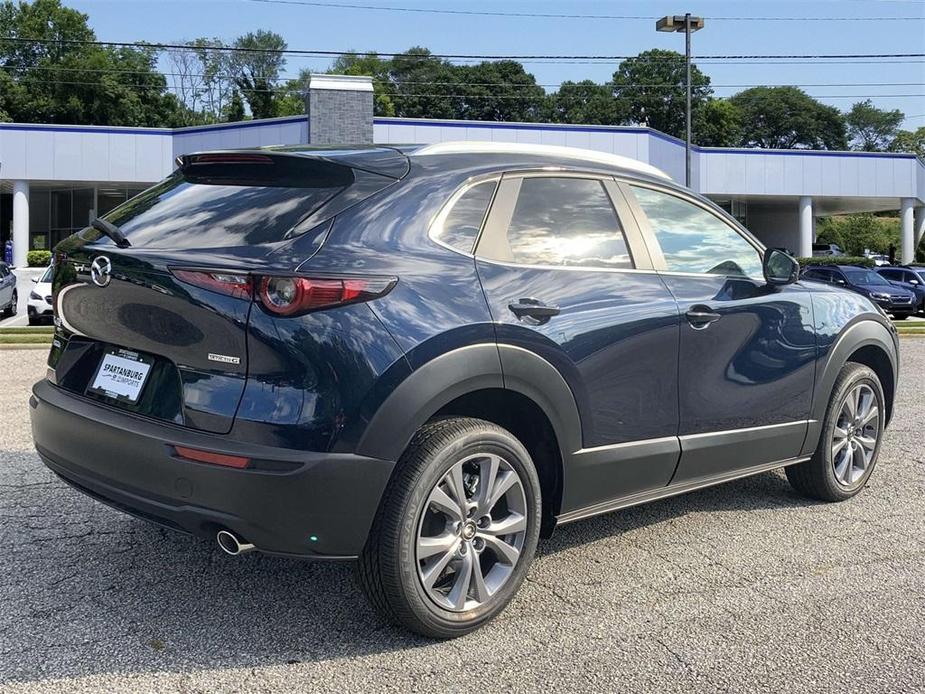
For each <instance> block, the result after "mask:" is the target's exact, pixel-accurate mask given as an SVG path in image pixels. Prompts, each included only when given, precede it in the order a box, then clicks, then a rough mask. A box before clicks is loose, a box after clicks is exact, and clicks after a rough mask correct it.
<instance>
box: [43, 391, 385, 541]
mask: <svg viewBox="0 0 925 694" xmlns="http://www.w3.org/2000/svg"><path fill="white" fill-rule="evenodd" d="M30 406H31V407H30V412H31V416H32V434H33V439H34V441H35V447H36V449H37V451H38V453H39V455H40V456H41V458H42V460H43V461H44V462H45V464H46V465H47V466H48V467H49V468H50V469H51V470H53V471H54V472H55V473H57V474H58V475H60V476H61V477H62V478H64V480H65V481H67V482H68V483H70V484H71V485H73V486H75V487H77V488H78V489H80V490H81V491H83V492H84V493H86V494H88V495H90V496H92V497H94V498H96V499H98V500H100V501H102V502H104V503H107V504H109V505H110V506H113V507H115V508H118V509H119V510H122V511H125V512H127V513H130V514H132V515H135V516H138V517H141V518H144V519H146V520H150V521H153V522H156V523H159V524H161V525H165V526H167V527H170V528H174V529H176V530H182V531H185V532H188V533H192V534H195V535H201V536H204V537H214V535H215V533H216V532H217V531H218V530H220V529H222V528H227V529H229V530H232V531H233V532H234V533H235V534H237V535H238V536H239V537H241V538H243V539H244V540H246V541H247V542H250V543H253V544H254V545H256V547H257V548H258V549H260V550H262V551H264V552H268V553H272V554H283V555H294V556H300V557H306V558H316V559H325V558H329V559H335V558H343V559H347V558H354V557H356V556H357V555H358V554H359V552H360V551H361V549H362V547H363V544H364V543H365V542H366V536H367V534H368V533H369V528H370V527H371V525H372V520H373V517H374V515H375V513H376V510H377V508H378V506H379V500H380V498H381V496H382V492H383V491H384V489H385V485H386V483H387V482H388V479H389V476H390V474H391V472H392V468H393V467H394V462H390V461H386V460H379V459H376V458H366V457H363V456H358V455H353V454H330V453H315V452H304V451H296V450H289V449H280V448H273V447H268V446H261V445H255V444H240V443H237V442H235V443H233V444H231V442H229V441H227V440H226V439H225V438H224V437H222V436H217V435H211V434H204V433H201V432H196V431H189V430H186V429H183V428H181V427H177V426H174V425H170V424H162V423H158V422H152V421H151V420H148V419H144V418H140V417H136V416H134V415H130V414H125V413H122V412H119V411H117V410H115V409H114V408H109V407H106V406H101V405H99V404H97V403H95V402H92V401H89V400H85V399H83V398H81V397H78V396H75V395H72V394H70V393H67V392H65V391H62V390H61V389H59V388H57V387H56V386H54V385H52V384H51V383H49V382H48V381H40V382H39V383H37V384H35V386H34V387H33V390H32V398H31V399H30ZM229 444H231V445H229ZM175 445H180V446H187V447H190V448H198V449H202V450H210V451H216V452H220V453H228V454H232V455H239V456H247V457H250V458H252V459H255V460H262V461H276V462H278V463H281V464H282V465H286V466H288V469H286V470H285V471H275V470H254V469H243V470H239V469H233V468H225V467H221V466H217V465H211V464H207V463H197V462H192V461H188V460H185V459H182V458H178V457H177V456H176V452H175V450H174V448H173V447H174V446H175ZM312 538H315V539H312Z"/></svg>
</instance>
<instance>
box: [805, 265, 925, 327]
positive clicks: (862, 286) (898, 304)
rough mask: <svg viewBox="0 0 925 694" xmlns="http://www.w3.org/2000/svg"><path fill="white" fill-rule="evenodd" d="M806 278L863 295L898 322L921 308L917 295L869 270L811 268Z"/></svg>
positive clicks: (806, 271)
mask: <svg viewBox="0 0 925 694" xmlns="http://www.w3.org/2000/svg"><path fill="white" fill-rule="evenodd" d="M803 277H804V278H806V279H810V280H816V281H818V282H828V283H830V284H834V285H836V286H839V287H844V288H845V289H850V290H851V291H854V292H857V293H858V294H863V295H864V296H866V297H869V298H870V299H871V300H872V301H873V302H874V303H875V304H877V306H879V307H880V308H882V309H883V310H884V311H886V312H887V313H889V314H891V315H892V316H893V318H895V319H897V320H905V319H906V318H908V317H909V316H911V315H912V314H913V313H915V312H916V309H917V308H918V299H917V298H916V295H915V293H914V292H912V291H910V290H908V289H905V288H903V287H902V286H900V285H898V284H895V283H893V282H890V281H888V280H887V279H884V277H883V275H881V274H879V273H878V272H876V271H874V270H871V269H868V268H866V267H858V266H857V265H830V266H827V267H821V266H810V267H808V268H806V269H805V270H804V271H803Z"/></svg>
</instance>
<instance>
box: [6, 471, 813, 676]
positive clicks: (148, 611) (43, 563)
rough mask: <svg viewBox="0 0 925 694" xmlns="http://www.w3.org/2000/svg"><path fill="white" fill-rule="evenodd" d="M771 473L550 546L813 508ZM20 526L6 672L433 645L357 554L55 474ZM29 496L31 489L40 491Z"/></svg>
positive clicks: (67, 671) (235, 663) (569, 535)
mask: <svg viewBox="0 0 925 694" xmlns="http://www.w3.org/2000/svg"><path fill="white" fill-rule="evenodd" d="M785 487H786V482H785V481H784V480H782V479H781V478H780V476H779V475H776V476H775V475H760V476H757V477H754V478H751V479H750V480H741V481H738V482H734V483H730V484H727V485H724V486H722V487H718V488H715V489H710V490H704V491H701V492H696V493H693V494H689V495H686V496H683V497H677V498H675V499H671V500H665V501H661V502H657V503H655V504H650V505H648V506H645V507H639V508H634V509H628V510H624V511H620V512H617V513H613V514H609V515H607V516H602V517H600V518H597V519H591V520H588V521H582V522H579V523H575V524H572V525H570V526H566V527H563V528H561V529H559V530H558V531H557V532H556V534H555V535H554V537H553V538H552V539H550V540H547V541H544V542H543V543H541V545H540V559H539V560H540V561H542V557H543V556H544V555H549V554H551V553H554V552H557V551H560V550H563V549H566V548H568V547H571V546H574V545H577V544H580V543H585V542H589V541H593V540H596V539H602V538H604V537H607V536H614V537H619V535H620V534H621V533H623V532H627V531H632V530H634V529H638V528H643V527H644V526H648V525H651V524H653V523H659V522H661V521H665V520H670V519H673V518H678V517H680V516H684V515H686V514H688V513H694V512H701V511H703V512H712V511H722V510H746V509H761V508H773V507H781V506H795V505H804V504H805V503H807V502H805V501H804V500H801V499H799V498H797V497H796V496H795V495H793V494H792V493H790V492H788V491H786V490H785ZM20 494H24V495H25V497H24V498H19V499H18V501H17V505H21V506H23V507H29V510H28V513H27V514H26V517H25V518H24V519H22V521H21V522H20V524H19V525H18V526H13V524H10V525H8V527H7V531H8V532H5V533H4V535H7V538H8V539H9V540H10V546H11V549H10V551H9V553H8V554H7V557H8V558H9V560H10V563H9V564H8V565H7V566H8V567H9V568H10V569H11V570H12V571H8V572H7V576H6V577H5V578H4V579H2V580H3V582H2V583H0V588H2V594H0V603H2V604H3V606H4V609H3V610H2V611H0V612H2V613H3V614H2V615H0V682H3V681H17V680H18V681H24V680H25V681H33V680H37V679H49V678H50V679H55V678H61V677H69V676H75V675H90V674H101V673H111V672H152V671H186V670H191V669H192V670H202V669H213V668H231V667H234V668H248V667H262V666H285V665H286V664H295V663H302V662H311V661H322V660H332V659H334V660H338V659H346V658H351V657H358V656H363V655H368V654H377V653H383V652H389V651H395V650H405V649H413V648H417V647H422V646H429V645H431V643H432V642H430V641H428V640H426V639H423V638H420V637H417V636H414V635H411V634H409V633H407V632H405V631H403V630H401V629H398V628H395V627H392V626H390V625H387V624H385V623H383V622H382V621H381V620H379V619H378V618H377V617H376V616H375V615H374V614H373V612H372V611H371V609H370V608H369V607H368V606H367V605H366V603H365V601H364V599H363V596H362V595H361V593H360V591H359V589H358V587H357V586H356V584H355V581H354V577H353V566H352V564H344V563H325V562H317V563H309V562H301V561H297V560H289V559H282V558H275V557H269V556H264V555H260V554H257V553H255V554H249V555H246V556H241V557H236V558H232V557H228V556H225V555H224V554H222V553H221V552H220V551H219V550H218V549H217V548H216V547H215V545H214V544H213V543H211V542H208V541H206V540H202V539H198V538H192V537H188V536H184V535H180V534H177V533H174V532H171V531H167V530H162V529H160V528H157V527H156V526H152V525H149V524H147V523H144V522H142V521H138V520H135V519H132V518H129V517H127V516H124V515H122V514H120V513H117V512H115V511H112V510H110V509H108V508H107V507H104V506H102V505H100V504H95V503H93V502H91V501H90V500H88V499H86V498H85V497H83V496H81V495H79V494H77V493H76V492H73V491H72V490H70V489H69V488H66V487H65V486H64V485H63V484H62V483H59V482H57V481H54V482H52V481H49V482H48V483H43V484H41V485H36V486H35V487H34V488H31V489H22V490H20ZM30 497H31V498H30Z"/></svg>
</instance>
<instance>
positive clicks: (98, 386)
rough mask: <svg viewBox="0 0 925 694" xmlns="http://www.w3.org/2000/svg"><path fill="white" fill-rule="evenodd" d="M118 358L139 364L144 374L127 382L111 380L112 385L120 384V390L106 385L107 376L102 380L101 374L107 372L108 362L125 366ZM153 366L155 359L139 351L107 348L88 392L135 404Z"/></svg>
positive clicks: (138, 367) (108, 398)
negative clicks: (120, 382)
mask: <svg viewBox="0 0 925 694" xmlns="http://www.w3.org/2000/svg"><path fill="white" fill-rule="evenodd" d="M117 360H121V362H130V363H131V364H134V365H137V366H136V368H137V369H138V370H139V371H141V372H142V374H141V376H140V377H138V378H134V379H132V382H130V383H127V384H126V383H122V384H119V383H116V382H114V381H110V385H118V387H119V389H118V390H113V389H112V388H111V387H110V388H106V387H105V386H106V383H105V378H106V377H104V378H103V380H102V381H101V375H103V374H104V373H105V372H104V369H105V366H106V364H107V363H110V364H114V365H116V366H123V364H122V363H120V362H119V361H117ZM153 366H154V359H153V358H152V357H149V356H147V355H145V354H140V353H139V352H135V351H132V350H128V349H121V348H113V349H107V350H106V351H105V352H104V353H103V358H102V359H100V363H99V364H98V365H97V367H96V371H95V372H94V374H93V378H91V379H90V385H88V386H87V393H88V394H92V395H96V396H102V397H104V398H106V399H107V400H111V401H114V402H120V403H126V404H130V405H135V404H137V403H138V400H139V398H140V397H141V393H142V391H144V387H145V384H146V383H147V381H148V377H149V376H150V375H151V368H152V367H153ZM142 367H143V368H142Z"/></svg>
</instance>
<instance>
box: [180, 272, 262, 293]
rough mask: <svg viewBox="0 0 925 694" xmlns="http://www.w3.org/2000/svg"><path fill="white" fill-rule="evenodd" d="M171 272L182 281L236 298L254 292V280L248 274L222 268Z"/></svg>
mask: <svg viewBox="0 0 925 694" xmlns="http://www.w3.org/2000/svg"><path fill="white" fill-rule="evenodd" d="M171 272H172V273H173V275H174V277H176V278H177V279H179V280H182V281H183V282H187V283H188V284H192V285H195V286H197V287H202V288H203V289H208V290H209V291H212V292H218V293H219V294H227V295H228V296H233V297H235V298H236V299H250V298H251V297H252V296H253V294H254V281H253V278H252V277H251V276H250V275H248V274H244V273H236V272H224V271H222V270H177V269H172V270H171Z"/></svg>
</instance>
